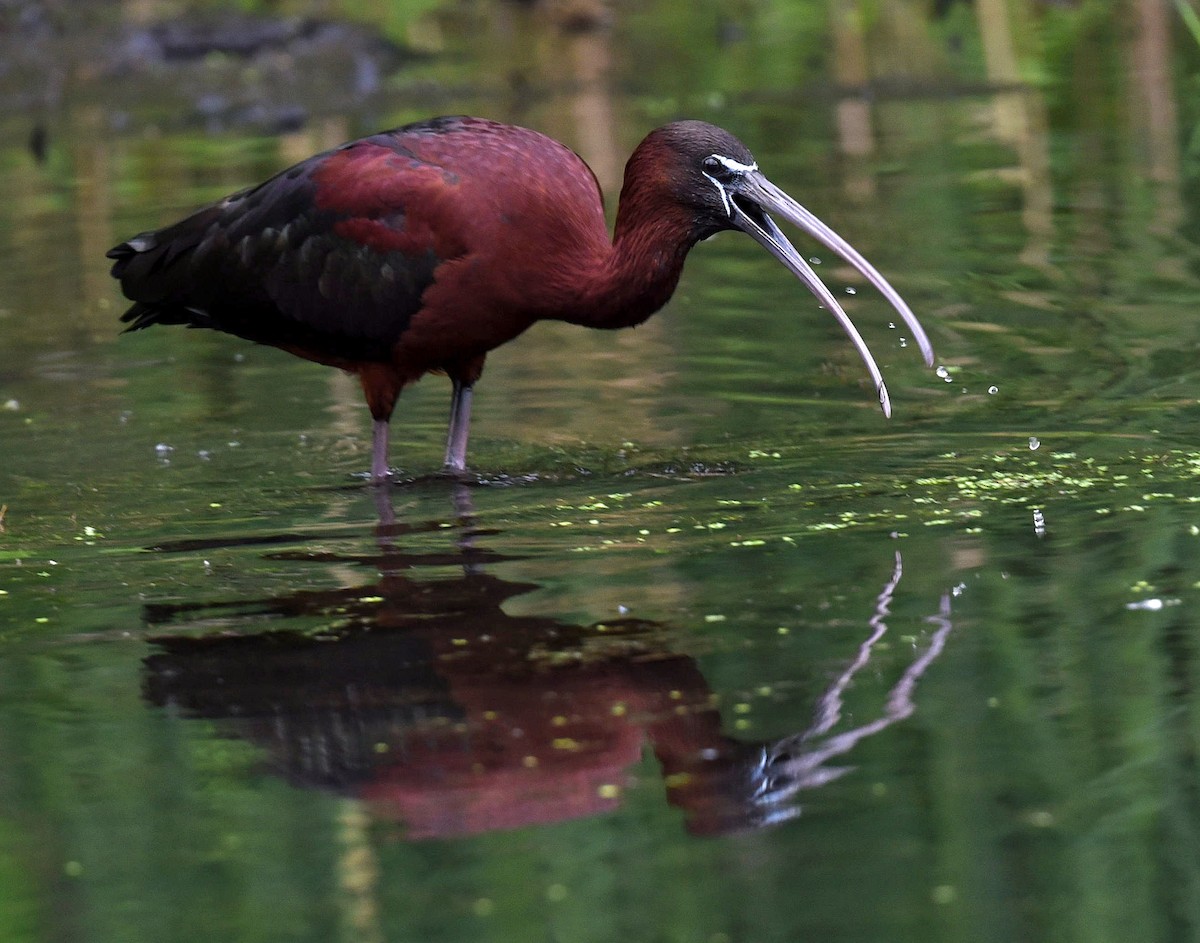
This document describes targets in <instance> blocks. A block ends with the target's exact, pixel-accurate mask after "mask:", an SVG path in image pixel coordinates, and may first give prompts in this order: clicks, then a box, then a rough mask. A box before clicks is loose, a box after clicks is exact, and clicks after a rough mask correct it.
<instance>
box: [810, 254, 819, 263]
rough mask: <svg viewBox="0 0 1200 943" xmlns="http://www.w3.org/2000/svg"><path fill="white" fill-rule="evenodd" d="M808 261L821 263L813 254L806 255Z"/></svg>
mask: <svg viewBox="0 0 1200 943" xmlns="http://www.w3.org/2000/svg"><path fill="white" fill-rule="evenodd" d="M808 261H810V262H811V263H812V264H813V265H820V264H821V260H820V259H818V258H817V257H816V256H815V255H810V256H809V257H808Z"/></svg>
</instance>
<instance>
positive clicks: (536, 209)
mask: <svg viewBox="0 0 1200 943" xmlns="http://www.w3.org/2000/svg"><path fill="white" fill-rule="evenodd" d="M770 213H776V214H778V215H779V216H781V217H782V218H783V219H785V220H787V221H788V222H790V223H792V224H794V225H796V226H797V227H799V228H800V229H801V230H803V231H804V232H806V233H808V234H809V235H810V236H812V237H814V238H815V239H817V240H818V241H819V242H821V243H823V244H824V245H825V246H827V247H828V248H829V249H831V250H832V251H834V252H836V253H837V254H838V255H840V256H841V257H842V258H843V259H845V260H846V261H847V262H849V263H850V264H851V265H853V266H854V267H855V268H856V269H858V271H859V272H861V273H862V274H863V275H864V276H865V277H866V278H867V280H868V281H870V282H871V284H873V285H874V286H875V287H876V288H877V289H879V291H880V292H882V294H883V295H884V297H885V298H887V300H888V301H889V302H890V303H891V304H892V306H893V307H894V308H895V309H896V311H897V312H899V314H900V316H901V317H902V318H903V319H904V322H905V323H906V324H907V325H908V328H909V330H910V331H911V332H912V335H913V338H914V340H915V341H916V342H917V344H918V345H919V346H920V348H921V352H922V353H923V355H924V357H925V360H926V362H927V363H928V364H930V365H932V363H933V351H932V349H931V347H930V344H929V340H928V338H927V337H926V335H925V332H924V330H922V328H921V325H920V323H919V322H918V321H917V319H916V317H915V316H914V315H913V313H912V311H911V310H910V309H909V307H908V305H907V304H905V302H904V301H903V299H901V297H900V295H899V294H898V293H897V292H896V291H895V289H893V288H892V287H891V285H889V284H888V283H887V281H885V280H884V278H883V276H882V275H880V274H879V273H878V272H877V271H876V270H875V268H874V267H873V266H872V265H871V264H870V263H869V262H867V261H866V259H864V258H863V257H862V256H861V255H860V254H859V253H858V252H857V251H856V250H855V249H854V248H853V247H852V246H851V245H850V244H849V243H847V242H846V241H845V240H844V239H842V238H841V237H840V236H838V235H837V234H836V233H835V232H834V231H833V230H832V229H830V228H829V227H828V226H826V225H825V224H824V223H822V222H821V221H820V220H818V219H817V218H816V217H815V216H813V214H812V213H810V212H809V211H808V210H806V209H805V208H804V207H802V206H801V205H800V204H799V203H797V202H796V201H795V200H793V199H792V198H791V197H789V196H788V195H787V194H786V193H784V192H783V191H782V190H780V189H779V188H778V187H776V186H775V185H774V184H772V183H771V182H770V181H769V180H767V178H766V177H765V176H763V174H762V173H761V172H760V171H759V169H758V164H757V163H756V162H755V160H754V157H753V156H752V155H751V154H750V151H749V150H747V149H746V146H745V145H744V144H742V143H741V141H739V140H738V139H737V138H735V137H734V136H733V135H732V134H730V133H729V132H727V131H724V130H722V129H721V128H718V127H714V126H713V125H711V124H706V123H704V122H701V121H679V122H675V123H673V124H668V125H666V126H664V127H661V128H659V129H658V130H656V131H652V132H651V133H650V134H649V135H647V136H646V138H645V140H643V141H642V143H641V144H639V145H638V147H637V149H636V150H635V151H634V152H633V155H632V156H631V157H630V158H629V163H628V164H627V165H626V167H625V182H624V185H623V187H622V190H621V198H620V203H619V205H618V208H617V219H616V226H615V230H614V233H613V236H612V238H611V239H610V238H609V235H608V228H607V224H606V223H605V218H604V207H603V202H602V196H601V193H600V187H599V185H598V183H597V181H596V178H595V176H594V175H593V174H592V172H591V170H590V169H589V168H588V166H587V164H585V163H584V162H583V160H582V159H581V158H580V157H579V156H578V155H577V154H576V153H575V152H574V151H572V150H570V149H569V148H568V147H566V146H565V145H563V144H560V143H559V142H557V141H555V140H553V139H551V138H548V137H546V136H544V135H542V134H539V133H537V132H536V131H531V130H528V129H527V128H519V127H514V126H512V125H507V124H500V123H498V122H495V121H487V120H483V119H480V118H466V117H446V118H434V119H432V120H429V121H422V122H419V123H416V124H410V125H406V126H405V127H402V128H397V129H395V130H393V131H385V132H383V133H381V134H376V135H373V136H371V137H366V138H361V139H360V140H357V141H352V142H350V143H348V144H343V145H342V146H341V147H338V148H336V149H334V150H331V151H327V152H326V153H323V154H318V155H316V156H315V157H310V158H309V159H308V160H305V161H303V162H301V163H299V164H297V165H295V166H294V167H292V168H290V169H288V170H284V171H282V172H281V173H279V174H277V175H276V176H274V177H272V178H271V179H270V180H267V181H266V182H265V183H262V184H259V185H258V186H256V187H252V188H250V189H247V190H242V191H240V192H238V193H235V194H233V195H232V196H230V197H227V198H226V199H224V200H222V201H220V202H219V203H216V204H214V205H212V206H209V207H207V208H206V209H202V210H200V211H199V212H197V213H195V214H194V215H192V216H189V217H188V218H186V219H184V220H182V221H181V222H178V223H176V224H175V225H173V226H167V227H166V228H164V229H158V230H155V231H152V232H144V233H141V234H140V235H137V236H134V237H133V238H132V239H130V240H128V241H126V242H123V243H121V244H120V245H119V246H116V247H115V248H114V249H112V250H111V251H109V253H108V256H109V258H111V259H115V260H116V261H115V262H114V264H113V267H112V274H113V276H114V277H115V278H118V279H120V282H121V289H122V291H124V293H125V295H126V296H127V297H128V298H129V299H130V300H132V301H133V302H134V304H133V306H132V307H131V308H130V309H129V310H128V311H127V312H125V314H124V316H123V317H122V320H123V321H126V322H130V327H129V328H128V330H131V331H136V330H140V329H142V328H145V327H149V326H150V325H152V324H185V325H187V326H188V327H207V328H213V329H215V330H218V331H225V332H226V333H229V334H236V335H237V336H238V337H243V338H246V339H247V340H251V341H256V342H258V343H260V344H269V345H271V346H273V347H278V348H280V349H282V350H286V351H289V352H291V353H293V354H296V355H298V356H300V357H304V358H306V359H308V360H314V361H316V362H318V363H323V364H328V365H330V366H334V367H340V368H342V369H344V370H348V371H350V372H352V373H354V374H356V375H357V376H358V379H359V381H360V382H361V384H362V388H363V392H364V394H365V395H366V400H367V405H368V407H369V408H370V410H371V415H372V417H374V420H375V426H374V449H373V455H372V462H371V475H372V478H374V479H375V480H383V479H386V478H387V477H388V475H389V467H388V422H389V420H390V419H391V415H392V410H393V408H394V407H395V405H396V399H397V397H398V396H399V395H400V391H401V390H402V389H403V388H404V387H405V386H407V385H408V384H409V383H412V382H413V381H415V380H417V379H418V378H420V377H421V376H422V375H423V374H425V373H428V372H430V371H438V372H443V373H446V374H447V375H448V376H449V377H450V380H451V382H452V383H453V396H452V401H451V409H450V427H449V434H448V436H447V442H446V459H445V463H446V468H447V469H448V470H450V471H455V472H461V471H462V470H464V469H465V467H466V454H467V433H468V426H469V423H470V412H471V391H472V389H473V387H474V385H475V381H476V380H478V379H479V377H480V374H481V373H482V371H483V362H484V358H485V357H486V356H487V354H488V351H490V350H493V349H495V348H496V347H499V346H500V345H501V344H504V343H507V342H508V341H510V340H512V339H513V338H515V337H517V336H518V335H519V334H521V332H523V331H524V330H525V329H526V328H528V327H529V326H530V325H532V324H533V323H534V322H536V321H540V320H556V321H568V322H570V323H572V324H581V325H585V326H587V327H595V328H619V327H631V326H633V325H636V324H640V323H641V322H643V321H645V320H646V319H647V318H648V317H650V315H652V314H653V313H654V312H655V311H657V310H658V309H659V308H660V307H662V306H663V304H664V303H665V302H666V301H667V299H668V298H670V297H671V293H672V292H673V291H674V290H675V285H676V283H677V282H678V281H679V275H680V272H681V270H682V268H683V262H684V258H685V257H686V256H687V254H688V251H689V250H690V249H691V248H692V246H694V245H695V244H696V243H697V242H699V241H700V240H702V239H706V238H708V237H709V236H712V235H715V234H716V233H718V232H721V231H722V230H727V229H740V230H742V231H743V232H746V233H748V234H749V235H750V236H751V237H753V238H754V239H755V240H757V241H758V242H759V243H760V244H762V245H763V246H764V247H765V248H766V249H767V250H768V251H769V252H770V253H771V254H772V255H774V256H775V257H776V258H777V259H779V261H781V262H782V263H783V264H784V265H785V266H787V268H788V269H790V270H791V271H792V272H793V273H794V274H795V275H796V277H797V278H799V279H800V281H801V282H803V283H804V285H805V286H806V287H807V288H808V289H809V290H810V291H811V292H812V293H813V294H814V295H816V296H817V298H818V299H819V300H820V302H821V303H822V304H823V305H824V307H825V308H826V309H828V310H829V311H830V312H831V313H832V314H833V315H834V317H836V318H837V320H838V321H839V322H840V323H841V326H842V328H843V329H844V330H845V331H846V333H847V334H848V335H849V336H850V339H851V340H852V341H853V342H854V345H855V347H857V348H858V352H859V354H860V355H861V356H862V358H863V360H864V361H865V363H866V365H867V369H868V370H869V371H870V374H871V379H872V381H873V382H874V384H875V388H876V390H877V392H878V394H879V402H880V405H881V406H882V407H883V411H884V414H885V415H891V406H890V403H889V400H888V395H887V389H886V387H885V386H884V384H883V377H882V376H881V375H880V372H879V368H878V367H877V366H876V364H875V360H874V358H873V357H872V356H871V353H870V351H869V350H868V349H867V345H866V343H865V342H864V341H863V339H862V337H861V335H860V334H859V333H858V331H857V330H856V329H855V328H854V325H853V324H851V322H850V319H849V318H848V317H847V316H846V313H845V312H844V311H843V310H842V307H841V305H839V304H838V302H837V300H836V299H835V298H834V297H833V294H832V293H831V292H830V291H829V289H828V288H827V287H826V286H825V285H824V284H823V283H822V282H821V280H820V279H819V278H818V277H817V275H816V273H815V272H814V271H813V269H812V267H811V266H810V265H809V264H808V262H807V261H805V259H804V258H803V256H801V255H800V254H799V253H798V252H797V251H796V249H795V248H794V247H793V246H792V244H791V243H790V242H788V240H787V238H786V237H785V236H784V235H783V233H782V232H780V230H779V227H778V226H777V225H776V224H775V222H774V220H773V219H772V218H771V216H770V215H768V214H770Z"/></svg>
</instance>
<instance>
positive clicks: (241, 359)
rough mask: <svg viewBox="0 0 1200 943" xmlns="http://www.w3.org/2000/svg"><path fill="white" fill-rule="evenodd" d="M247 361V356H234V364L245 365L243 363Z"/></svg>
mask: <svg viewBox="0 0 1200 943" xmlns="http://www.w3.org/2000/svg"><path fill="white" fill-rule="evenodd" d="M245 360H246V355H245V354H234V355H233V362H234V363H243V362H245Z"/></svg>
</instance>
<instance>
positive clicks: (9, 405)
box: [4, 399, 21, 413]
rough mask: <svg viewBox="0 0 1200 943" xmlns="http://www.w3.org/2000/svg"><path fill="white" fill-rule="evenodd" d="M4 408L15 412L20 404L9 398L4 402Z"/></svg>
mask: <svg viewBox="0 0 1200 943" xmlns="http://www.w3.org/2000/svg"><path fill="white" fill-rule="evenodd" d="M4 408H5V409H7V410H10V411H11V412H14V413H15V412H16V411H17V410H18V409H20V408H21V404H20V402H19V401H17V400H15V399H10V400H8V401H6V402H5V404H4Z"/></svg>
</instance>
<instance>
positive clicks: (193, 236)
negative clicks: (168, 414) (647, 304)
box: [109, 117, 606, 366]
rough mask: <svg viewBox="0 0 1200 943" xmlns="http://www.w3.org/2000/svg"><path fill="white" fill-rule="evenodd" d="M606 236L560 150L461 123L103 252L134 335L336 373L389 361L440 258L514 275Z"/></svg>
mask: <svg viewBox="0 0 1200 943" xmlns="http://www.w3.org/2000/svg"><path fill="white" fill-rule="evenodd" d="M514 234H515V235H514ZM605 237H606V232H605V228H604V218H603V209H602V206H601V202H600V198H599V189H598V187H597V184H596V181H595V178H594V177H593V176H592V174H591V171H590V170H588V168H587V166H586V164H584V163H583V161H582V160H581V159H580V158H579V157H578V156H577V155H575V154H574V153H573V152H572V151H571V150H570V149H568V148H567V147H565V146H564V145H562V144H559V143H558V142H556V141H554V140H552V139H551V138H548V137H545V136H543V135H541V134H538V133H537V132H534V131H530V130H528V129H525V128H518V127H514V126H511V125H504V124H499V123H496V122H491V121H485V120H482V119H475V118H461V117H459V118H438V119H433V120H431V121H426V122H421V123H418V124H412V125H407V126H405V127H402V128H397V129H395V130H393V131H387V132H383V133H380V134H376V135H372V136H371V137H367V138H362V139H360V140H357V141H353V142H351V143H349V144H345V145H342V146H341V147H339V148H336V149H334V150H332V151H327V152H325V153H323V154H318V155H316V156H314V157H311V158H309V159H308V160H306V161H303V162H302V163H300V164H297V165H295V166H294V167H291V168H289V169H287V170H285V171H283V172H281V173H279V174H277V175H276V176H274V177H272V178H271V179H270V180H267V181H266V182H265V183H262V184H260V185H258V186H256V187H252V188H250V189H247V190H243V191H241V192H239V193H236V194H233V195H232V196H230V197H228V198H226V199H225V200H222V201H221V202H219V203H216V204H214V205H212V206H209V207H207V208H205V209H202V210H200V211H199V212H197V213H195V214H193V215H192V216H190V217H188V218H186V219H184V220H182V221H181V222H179V223H176V224H175V225H173V226H168V227H165V228H163V229H159V230H155V231H151V232H146V233H142V234H140V235H138V236H135V237H134V238H132V239H130V240H128V241H126V242H123V243H121V244H120V245H118V246H116V247H115V248H114V249H112V250H111V251H110V252H109V257H110V258H112V259H114V260H115V261H114V264H113V269H112V273H113V275H114V276H115V277H116V278H118V279H120V281H121V287H122V290H123V291H124V292H125V294H126V296H127V297H129V298H130V299H131V300H133V301H134V302H135V304H134V305H133V306H132V307H131V308H130V309H129V310H128V311H127V312H126V313H125V315H124V318H123V320H125V321H127V322H130V323H131V326H130V330H137V329H140V328H144V327H147V326H149V325H151V324H155V323H160V324H186V325H188V326H192V327H209V328H214V329H217V330H222V331H226V332H229V333H232V334H236V335H238V336H241V337H245V338H248V339H250V340H253V341H258V342H261V343H266V344H271V345H273V346H277V347H282V348H284V349H287V350H290V351H292V352H293V353H297V354H300V355H301V356H305V357H308V358H309V359H313V360H318V361H321V362H324V363H332V364H336V365H343V366H344V365H347V364H353V363H357V362H362V361H386V360H388V359H389V357H390V356H391V355H392V352H393V349H394V347H395V345H396V344H397V342H398V341H399V339H400V338H401V336H402V335H403V334H404V333H405V331H406V330H408V328H409V327H410V325H411V323H412V321H413V319H414V317H417V316H418V315H419V313H420V312H421V310H422V306H423V304H424V298H425V294H426V292H427V290H428V289H429V287H430V286H431V285H432V284H433V283H434V282H435V280H438V279H439V278H443V277H445V273H444V272H442V269H443V267H444V266H446V265H447V263H451V262H454V261H456V260H470V259H473V258H477V259H484V258H487V257H489V253H492V254H499V252H500V251H501V250H503V251H505V252H507V253H508V254H509V255H510V256H511V257H512V258H513V259H514V260H517V261H516V262H514V266H513V269H514V270H513V273H512V274H513V277H514V278H519V277H520V275H521V272H520V268H521V265H520V260H521V259H523V258H525V257H527V256H528V255H530V254H536V253H539V252H540V253H542V254H544V253H546V252H554V251H563V252H568V251H570V252H576V251H579V250H580V249H581V248H584V249H586V250H587V251H597V248H598V247H597V240H598V239H599V240H603V239H604V238H605ZM514 238H515V239H518V240H520V239H524V240H526V241H528V243H529V244H528V245H526V246H521V245H512V241H513V239H514ZM535 242H540V243H541V245H540V246H539V245H535V244H534V243H535ZM523 250H524V251H523ZM431 366H436V365H431Z"/></svg>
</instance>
